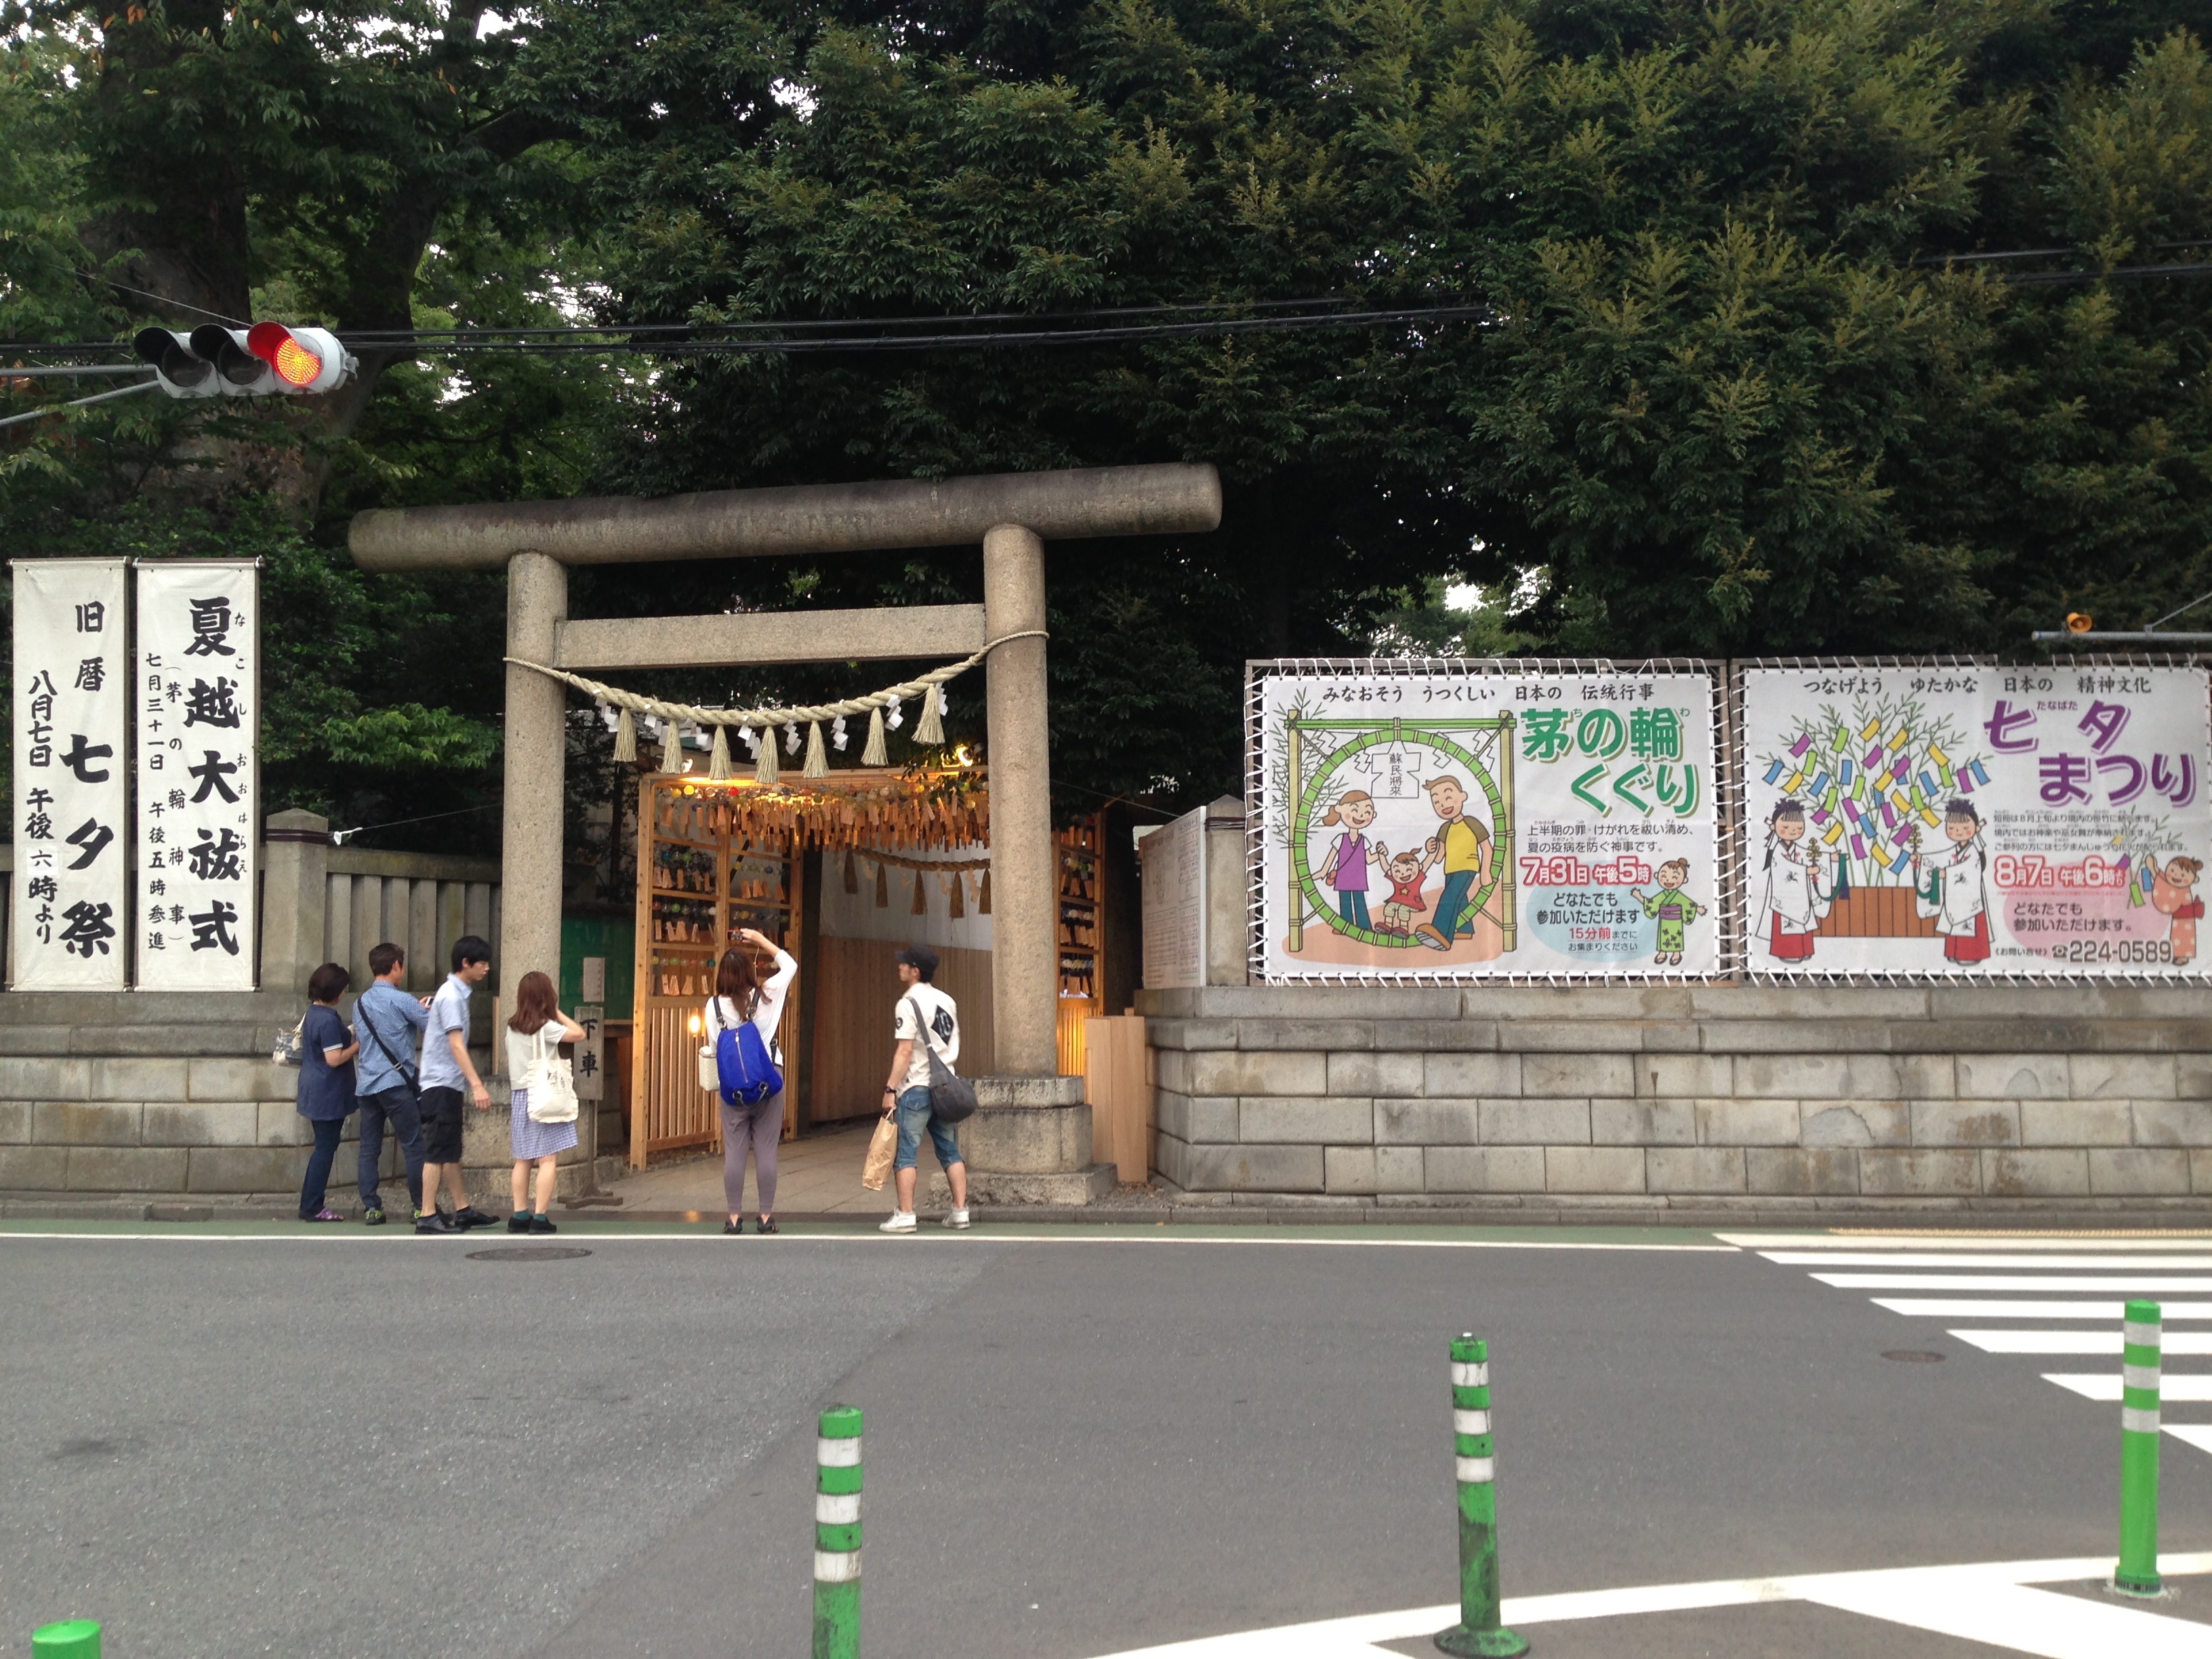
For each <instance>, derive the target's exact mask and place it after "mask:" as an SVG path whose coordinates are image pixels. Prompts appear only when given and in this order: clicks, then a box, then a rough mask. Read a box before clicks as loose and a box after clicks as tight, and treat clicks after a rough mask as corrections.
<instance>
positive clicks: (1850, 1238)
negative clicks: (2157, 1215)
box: [1713, 1233, 2212, 1255]
mask: <svg viewBox="0 0 2212 1659" xmlns="http://www.w3.org/2000/svg"><path fill="white" fill-rule="evenodd" d="M1713 1237H1715V1238H1717V1239H1719V1240H1720V1241H1721V1242H1722V1243H1725V1244H1739V1245H1741V1246H1742V1247H1743V1248H1744V1249H1749V1250H1761V1251H1765V1250H1945V1251H1951V1250H2011V1251H2017V1252H2019V1253H2020V1254H2021V1255H2034V1254H2036V1253H2038V1252H2039V1251H2044V1250H2085V1251H2086V1250H2102V1251H2114V1252H2118V1253H2120V1254H2123V1255H2126V1254H2132V1253H2134V1252H2137V1251H2148V1250H2212V1233H2184V1234H2177V1235H2174V1236H2172V1237H2147V1236H2145V1235H2143V1234H2142V1233H2130V1234H2126V1235H2124V1236H2123V1237H2115V1238H2081V1237H2071V1236H2069V1237H2049V1236H2045V1237H2036V1236H2034V1235H2033V1234H2030V1235H2025V1236H2023V1235H2021V1234H2018V1233H2012V1234H2005V1233H1972V1234H1966V1235H1964V1236H1960V1237H1948V1236H1946V1237H1936V1236H1931V1235H1929V1234H1926V1233H1889V1234H1875V1235H1871V1236H1869V1235H1866V1234H1856V1235H1855V1234H1848V1233H1715V1234H1714V1235H1713Z"/></svg>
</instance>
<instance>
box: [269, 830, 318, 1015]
mask: <svg viewBox="0 0 2212 1659" xmlns="http://www.w3.org/2000/svg"><path fill="white" fill-rule="evenodd" d="M261 840H262V854H261V987H262V988H263V989H264V990H267V991H301V990H303V989H304V988H305V987H306V985H307V975H310V974H312V973H313V972H314V971H315V969H317V968H318V967H319V966H320V965H321V964H322V960H323V937H324V927H323V922H324V915H323V911H324V908H325V903H326V897H325V896H326V894H327V893H328V891H329V879H330V858H331V821H330V820H329V819H328V818H325V817H318V816H317V815H316V814H314V813H313V812H302V811H284V812H271V813H270V815H269V821H268V824H267V826H266V827H265V828H264V830H263V831H262V836H261Z"/></svg>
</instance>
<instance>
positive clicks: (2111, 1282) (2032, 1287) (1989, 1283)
mask: <svg viewBox="0 0 2212 1659" xmlns="http://www.w3.org/2000/svg"><path fill="white" fill-rule="evenodd" d="M1812 1277H1814V1279H1819V1280H1820V1283H1822V1284H1823V1285H1834V1286H1835V1287H1836V1288H1837V1289H1838V1290H1839V1291H2134V1292H2136V1293H2137V1294H2140V1295H2144V1296H2159V1295H2164V1294H2168V1293H2171V1292H2172V1291H2198V1292H2203V1291H2212V1279H2202V1278H2199V1279H2154V1278H2152V1277H2150V1276H2149V1275H2148V1274H2146V1275H2142V1276H2140V1277H2131V1278H2127V1279H2089V1278H2081V1279H2062V1278H2060V1277H2058V1276H2057V1274H2051V1275H2048V1276H2045V1275H2044V1274H2041V1273H1814V1274H1813V1275H1812Z"/></svg>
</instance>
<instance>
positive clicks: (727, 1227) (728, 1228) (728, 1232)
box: [722, 1216, 745, 1238]
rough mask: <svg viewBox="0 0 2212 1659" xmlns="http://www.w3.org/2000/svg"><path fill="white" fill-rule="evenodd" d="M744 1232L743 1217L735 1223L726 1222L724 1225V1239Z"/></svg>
mask: <svg viewBox="0 0 2212 1659" xmlns="http://www.w3.org/2000/svg"><path fill="white" fill-rule="evenodd" d="M744 1230H745V1219H744V1217H743V1216H739V1217H738V1218H737V1219H736V1220H735V1221H725V1222H724V1223H723V1224H722V1237H725V1238H729V1237H733V1236H734V1235H736V1234H738V1233H741V1232H743V1231H744Z"/></svg>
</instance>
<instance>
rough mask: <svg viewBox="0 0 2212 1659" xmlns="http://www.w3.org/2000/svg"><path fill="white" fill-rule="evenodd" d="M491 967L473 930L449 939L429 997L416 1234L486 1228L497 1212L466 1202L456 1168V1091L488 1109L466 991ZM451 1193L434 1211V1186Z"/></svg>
mask: <svg viewBox="0 0 2212 1659" xmlns="http://www.w3.org/2000/svg"><path fill="white" fill-rule="evenodd" d="M490 972H491V946H490V945H489V943H487V942H486V941H485V940H483V939H479V938H477V936H476V935H475V934H474V933H471V934H468V935H467V936H466V937H465V938H462V939H455V940H454V941H453V972H452V973H451V974H450V975H447V980H446V982H445V983H444V984H443V985H441V986H440V987H438V994H436V995H435V996H434V997H432V998H431V999H430V1015H429V1018H428V1020H427V1021H426V1022H425V1023H424V1025H423V1028H422V1072H421V1076H422V1213H421V1214H420V1215H418V1216H416V1218H415V1231H416V1232H418V1233H452V1232H460V1231H465V1230H466V1229H468V1228H470V1227H489V1226H490V1225H492V1224H493V1223H494V1221H495V1220H496V1219H497V1218H496V1217H494V1216H489V1215H486V1214H485V1213H484V1212H483V1211H482V1210H479V1209H478V1208H477V1206H475V1205H473V1204H471V1203H470V1202H469V1183H468V1180H467V1177H466V1176H465V1174H464V1173H463V1172H462V1170H461V1109H462V1108H461V1093H462V1091H463V1090H466V1091H468V1093H469V1096H470V1097H471V1099H472V1100H473V1101H474V1102H475V1103H476V1109H477V1110H478V1111H480V1112H488V1111H489V1110H490V1109H491V1091H489V1089H487V1088H485V1087H484V1085H483V1079H482V1078H480V1077H478V1076H477V1068H476V1062H475V1061H474V1060H471V1059H470V1058H469V993H470V992H471V991H472V990H474V989H475V988H476V987H477V986H478V985H480V984H482V983H483V980H484V976H485V975H488V974H489V973H490ZM441 1182H443V1183H444V1184H445V1186H446V1187H447V1188H449V1189H450V1190H451V1191H452V1193H453V1217H452V1218H451V1219H450V1220H448V1219H447V1218H446V1217H445V1216H443V1215H441V1214H440V1213H439V1212H438V1188H439V1185H440V1183H441Z"/></svg>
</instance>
